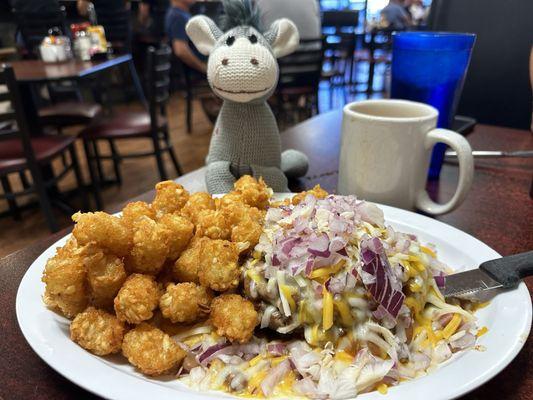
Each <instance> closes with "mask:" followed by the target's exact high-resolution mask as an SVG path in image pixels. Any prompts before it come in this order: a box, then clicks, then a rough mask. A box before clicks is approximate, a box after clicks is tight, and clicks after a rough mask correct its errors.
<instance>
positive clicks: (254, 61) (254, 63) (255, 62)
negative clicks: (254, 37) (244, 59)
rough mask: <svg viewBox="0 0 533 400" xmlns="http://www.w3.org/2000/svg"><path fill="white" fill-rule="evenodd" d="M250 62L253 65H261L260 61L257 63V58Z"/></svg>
mask: <svg viewBox="0 0 533 400" xmlns="http://www.w3.org/2000/svg"><path fill="white" fill-rule="evenodd" d="M250 62H251V63H252V64H253V65H259V61H257V58H252V59H251V60H250Z"/></svg>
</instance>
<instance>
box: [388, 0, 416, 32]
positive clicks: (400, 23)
mask: <svg viewBox="0 0 533 400" xmlns="http://www.w3.org/2000/svg"><path fill="white" fill-rule="evenodd" d="M402 4H403V2H402V0H389V4H387V5H386V6H385V7H384V8H383V10H381V25H382V26H383V27H386V28H389V29H393V30H405V29H407V28H408V27H409V26H411V18H410V16H409V14H408V13H407V11H405V8H403V5H402Z"/></svg>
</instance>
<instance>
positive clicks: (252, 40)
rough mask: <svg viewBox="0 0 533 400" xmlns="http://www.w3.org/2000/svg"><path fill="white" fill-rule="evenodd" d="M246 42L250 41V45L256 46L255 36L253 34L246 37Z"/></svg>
mask: <svg viewBox="0 0 533 400" xmlns="http://www.w3.org/2000/svg"><path fill="white" fill-rule="evenodd" d="M248 40H249V41H250V43H252V44H256V43H257V36H255V35H254V34H251V35H250V36H248Z"/></svg>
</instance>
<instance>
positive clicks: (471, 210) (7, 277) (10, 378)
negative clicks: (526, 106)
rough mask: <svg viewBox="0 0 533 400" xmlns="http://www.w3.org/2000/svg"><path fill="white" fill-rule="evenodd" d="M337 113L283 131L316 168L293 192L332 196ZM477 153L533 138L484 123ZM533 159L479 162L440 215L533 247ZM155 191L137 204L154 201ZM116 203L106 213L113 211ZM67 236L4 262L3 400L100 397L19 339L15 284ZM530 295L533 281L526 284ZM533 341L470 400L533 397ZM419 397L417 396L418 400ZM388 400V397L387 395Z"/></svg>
mask: <svg viewBox="0 0 533 400" xmlns="http://www.w3.org/2000/svg"><path fill="white" fill-rule="evenodd" d="M340 120H341V114H340V112H331V113H328V114H323V115H321V116H319V117H317V118H314V119H311V120H309V121H307V122H304V123H302V124H300V125H298V126H296V127H294V128H292V129H290V130H288V131H286V132H285V133H283V145H284V147H292V148H296V149H299V150H303V151H305V152H306V153H307V154H308V156H309V158H310V160H311V168H310V170H309V173H308V175H307V176H306V177H305V178H303V179H301V180H300V181H298V182H295V183H293V189H294V190H300V189H303V188H309V187H312V186H313V185H315V184H317V183H320V184H321V185H322V186H323V187H324V188H326V189H327V190H329V191H334V190H335V187H336V183H337V165H338V153H339V143H340V135H339V134H340ZM469 141H470V142H471V144H472V146H473V147H474V148H475V149H478V150H496V149H501V150H531V149H533V136H532V134H531V133H530V132H526V131H518V130H513V129H507V128H498V127H493V126H486V125H479V126H477V127H476V129H475V131H474V132H473V133H472V134H471V135H470V136H469ZM203 174H204V170H203V169H201V170H198V171H195V172H193V173H190V174H187V175H185V176H183V177H181V178H179V179H178V180H177V181H178V182H180V183H182V184H183V185H184V186H185V187H187V188H188V189H189V190H191V191H197V190H202V189H203V188H204V183H203ZM456 176H457V167H456V166H455V165H453V164H447V165H445V166H444V168H443V171H442V177H441V179H440V181H439V182H434V183H431V184H429V185H428V187H429V190H430V192H431V194H432V196H433V197H434V198H436V199H438V200H445V199H446V198H448V197H450V196H451V195H452V191H453V190H454V188H455V179H456ZM532 178H533V160H531V159H529V160H525V159H522V160H518V159H514V160H490V161H489V160H483V161H479V162H478V161H476V173H475V178H474V183H473V186H472V191H471V193H470V194H469V196H468V198H467V199H466V201H465V203H463V205H462V206H460V207H459V208H458V209H457V210H455V211H454V212H452V213H449V214H447V215H445V216H441V217H438V218H437V219H438V220H441V221H444V222H446V223H449V224H450V225H453V226H455V227H457V228H459V229H462V230H464V231H466V232H468V233H470V234H472V235H474V236H476V237H478V238H479V239H481V240H483V241H484V242H485V243H487V244H488V245H489V246H491V247H493V248H494V249H496V250H497V251H498V252H500V253H502V254H503V255H509V254H512V253H517V252H522V251H527V250H531V249H533V227H532V223H533V200H532V199H531V198H530V197H529V189H530V185H531V179H532ZM152 197H153V191H151V192H147V193H145V194H144V195H142V196H140V197H139V198H138V199H142V200H147V201H150V200H151V199H152ZM121 206H122V205H117V206H116V207H113V208H111V209H110V210H109V211H115V210H117V209H119V208H120V207H121ZM67 231H68V230H65V231H63V232H60V233H58V234H56V235H53V236H50V237H49V238H48V239H46V240H40V241H38V242H36V243H34V244H33V245H31V246H29V247H27V248H26V249H23V250H21V251H18V252H16V253H14V254H12V255H10V256H7V257H5V258H3V259H0V309H1V310H2V311H1V312H0V332H1V335H2V336H1V339H0V399H2V400H7V399H55V400H60V399H74V398H76V399H85V398H94V397H95V396H93V395H91V394H89V393H88V392H85V391H84V390H83V389H81V388H79V387H77V386H76V385H75V384H73V383H70V382H69V381H67V380H66V379H64V378H63V377H62V376H61V375H59V374H57V373H56V372H54V371H53V370H52V369H51V368H50V367H48V366H47V365H46V364H45V363H44V362H43V361H41V359H40V358H39V357H38V356H37V355H36V354H34V353H33V351H32V350H31V349H30V347H29V346H28V344H27V343H26V341H25V340H24V337H23V336H22V334H21V332H20V330H19V328H18V324H17V321H16V316H15V297H16V292H17V288H18V285H19V283H20V281H21V279H22V277H23V275H24V273H25V271H26V269H27V268H28V267H29V266H30V264H31V263H32V262H33V261H34V260H35V258H37V256H38V255H39V254H40V253H41V252H42V251H43V250H45V249H46V248H47V247H49V246H50V245H51V244H52V243H53V242H54V241H56V240H57V239H58V238H60V237H61V236H63V235H64V234H65V233H67ZM526 283H527V285H528V287H529V290H530V292H531V291H532V290H533V279H531V278H529V279H527V280H526ZM531 371H533V341H532V340H531V338H529V339H528V341H527V342H526V344H525V346H524V349H523V350H522V352H521V353H520V354H519V355H518V356H517V358H516V359H515V360H514V361H513V362H512V363H511V364H510V365H509V366H508V367H507V368H506V369H505V370H504V371H503V372H502V373H500V374H499V375H498V376H497V377H496V378H494V379H493V380H492V381H490V382H489V383H487V384H485V385H483V386H482V387H481V388H479V389H477V390H476V391H474V392H472V393H471V394H468V395H467V396H465V397H464V399H468V400H478V399H479V400H481V399H483V400H487V399H489V400H496V399H498V400H511V399H512V400H528V399H533V375H532V374H531ZM414 398H416V396H415V397H414ZM384 399H385V397H384Z"/></svg>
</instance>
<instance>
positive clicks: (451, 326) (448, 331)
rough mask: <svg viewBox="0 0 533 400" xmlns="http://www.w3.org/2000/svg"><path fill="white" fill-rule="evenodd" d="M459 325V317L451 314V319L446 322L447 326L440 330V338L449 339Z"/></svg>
mask: <svg viewBox="0 0 533 400" xmlns="http://www.w3.org/2000/svg"><path fill="white" fill-rule="evenodd" d="M460 324H461V316H460V315H459V314H453V317H452V319H451V320H450V322H448V325H446V327H445V328H444V329H443V330H442V336H443V337H444V339H449V338H450V336H452V335H453V334H454V333H455V331H456V330H457V328H459V325H460Z"/></svg>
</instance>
